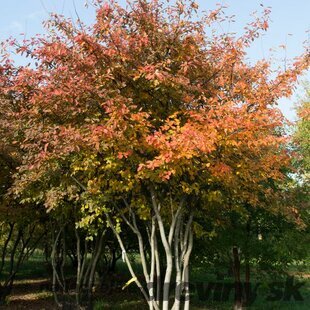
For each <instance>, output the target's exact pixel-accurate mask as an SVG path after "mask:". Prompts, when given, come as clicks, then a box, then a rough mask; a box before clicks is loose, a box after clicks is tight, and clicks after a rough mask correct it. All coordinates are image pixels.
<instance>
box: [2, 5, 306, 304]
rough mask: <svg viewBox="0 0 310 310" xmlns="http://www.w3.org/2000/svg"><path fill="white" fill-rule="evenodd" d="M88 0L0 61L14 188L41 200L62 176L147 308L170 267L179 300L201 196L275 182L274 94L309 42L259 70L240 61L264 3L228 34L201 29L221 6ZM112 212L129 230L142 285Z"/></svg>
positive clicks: (282, 153) (291, 79)
mask: <svg viewBox="0 0 310 310" xmlns="http://www.w3.org/2000/svg"><path fill="white" fill-rule="evenodd" d="M96 5H97V18H96V22H95V24H94V25H92V26H90V27H87V26H85V25H83V24H81V23H79V24H78V26H75V25H74V24H73V23H72V22H71V21H70V20H65V19H63V18H62V17H60V16H58V15H54V17H53V19H52V20H51V21H49V22H48V23H47V27H48V28H49V29H50V32H49V36H48V37H39V38H36V39H33V40H30V41H29V42H26V43H25V44H23V45H21V46H19V47H18V52H19V53H21V54H23V53H26V54H27V55H28V56H30V57H32V58H33V59H34V61H35V63H34V64H33V66H28V67H21V68H13V69H12V64H11V63H9V62H5V63H4V64H3V67H2V70H1V71H2V80H3V85H4V87H3V91H4V92H5V94H6V95H9V96H11V100H13V101H14V104H13V106H14V109H13V110H11V111H9V114H10V116H11V118H13V121H12V123H10V124H9V125H10V126H13V132H14V133H16V132H18V133H19V134H18V135H16V136H17V137H15V138H14V139H13V141H14V143H15V144H18V145H20V147H21V149H22V151H23V152H24V156H23V163H22V165H21V166H20V168H19V173H18V175H17V176H16V180H15V184H14V191H15V193H21V192H25V191H26V190H29V188H32V189H35V191H33V192H32V194H33V195H34V196H35V198H36V199H38V200H40V201H42V202H46V201H47V198H48V197H53V199H52V200H51V199H49V200H48V204H47V205H48V207H49V209H50V210H51V209H53V208H57V206H58V205H59V203H61V201H62V198H63V197H64V196H65V194H66V193H65V192H66V191H68V192H69V191H70V190H71V189H72V186H75V187H79V188H80V189H82V190H83V194H81V196H80V198H79V202H78V203H80V207H81V210H83V212H84V216H83V218H82V221H81V225H85V226H87V225H89V224H90V223H92V221H96V219H97V218H100V217H102V216H105V219H106V222H107V224H108V225H109V226H110V227H111V229H112V230H113V232H114V234H115V236H116V237H117V239H118V241H119V244H120V246H121V248H122V251H123V255H124V258H125V260H126V263H127V264H128V268H129V270H130V272H131V274H132V281H134V282H135V283H136V284H137V285H138V287H139V288H140V289H141V292H142V294H143V295H144V297H145V299H146V300H147V302H148V304H149V308H150V309H159V308H160V307H162V309H165V310H166V309H168V308H169V307H170V306H169V296H170V292H171V289H170V282H171V281H172V275H173V270H174V271H175V276H176V287H175V293H174V306H173V308H174V309H179V308H180V306H181V302H180V301H181V294H182V293H184V298H185V301H184V308H185V309H189V297H190V295H189V285H188V284H189V269H188V267H189V260H190V254H191V251H192V246H193V230H192V223H193V220H194V215H195V212H199V211H200V212H203V211H204V210H206V209H208V207H209V204H208V199H209V198H210V197H213V198H211V199H214V200H217V201H218V202H219V203H220V204H221V203H222V204H224V203H227V204H228V205H230V206H231V207H232V208H234V207H235V206H236V205H235V202H236V201H238V203H241V204H246V203H248V204H250V205H251V206H255V205H257V204H258V203H259V199H258V197H259V195H264V196H265V199H266V200H268V199H269V200H271V199H272V198H273V197H274V191H273V189H272V187H270V186H267V185H268V184H269V182H270V180H274V181H277V182H280V181H281V179H282V178H283V173H282V168H283V167H285V166H286V165H288V164H289V154H288V153H287V151H286V150H285V148H284V144H285V143H286V138H285V137H284V136H283V135H282V134H281V132H280V131H279V128H280V127H281V126H282V124H283V122H284V119H283V116H282V114H281V113H280V111H279V110H278V109H277V108H276V107H275V105H276V102H277V100H278V99H279V98H280V97H283V96H288V95H290V94H291V92H292V88H293V85H294V83H295V81H296V78H297V76H298V75H299V74H301V73H302V72H303V70H305V69H306V68H307V66H308V55H307V54H305V55H303V56H301V57H299V58H298V59H296V60H295V62H294V63H293V64H292V66H291V67H290V68H288V69H286V70H285V71H277V72H272V70H271V68H270V63H269V62H267V61H265V60H262V61H259V62H257V63H256V64H255V65H249V64H248V63H247V61H246V59H245V56H246V49H247V48H248V47H249V46H250V43H251V42H252V41H253V40H254V39H255V38H256V37H257V36H259V33H260V32H261V31H264V30H266V29H267V28H268V13H269V10H268V9H266V10H265V11H264V17H263V18H261V19H257V20H254V21H253V22H252V23H251V24H249V25H248V26H247V28H246V30H245V34H244V35H243V36H241V37H236V36H235V35H234V34H229V33H225V34H218V33H216V32H215V31H213V32H212V31H211V34H210V30H212V27H213V25H214V23H217V22H218V21H219V20H223V19H224V20H225V16H224V15H223V10H222V8H221V7H219V8H218V9H216V10H214V11H211V12H209V13H208V14H206V15H203V16H201V15H197V14H196V12H197V9H198V6H197V4H195V3H194V2H192V1H178V2H177V3H176V4H175V5H166V4H165V2H163V1H157V0H153V1H145V0H138V1H132V2H130V3H129V6H128V8H127V9H124V8H122V7H121V6H119V5H118V4H117V3H115V2H114V1H111V2H102V1H96ZM13 44H16V42H13ZM271 73H272V75H273V76H275V77H273V78H272V77H271ZM13 101H12V102H13ZM12 116H13V117H12ZM55 180H56V182H55ZM64 185H65V186H64ZM69 189H70V190H69ZM122 224H127V225H128V227H129V228H130V229H131V230H132V231H133V233H134V234H135V235H136V237H137V241H138V243H139V251H140V256H141V261H142V267H143V273H144V278H145V283H144V284H143V283H141V281H140V280H139V279H138V278H137V276H136V274H135V272H134V270H133V268H132V266H131V263H130V260H129V258H128V256H127V253H126V249H125V247H124V245H123V241H122V235H121V227H122ZM102 225H104V223H102ZM141 225H142V226H141ZM143 225H144V226H143ZM140 227H144V228H143V229H142V230H141V228H140ZM143 232H148V233H147V234H144V233H143ZM145 239H147V240H148V241H147V242H148V243H149V246H150V249H151V250H150V254H149V255H146V253H145V243H146V241H145ZM159 247H162V248H163V250H164V255H165V256H164V260H165V263H166V266H167V267H166V269H165V275H164V278H163V279H162V277H161V274H160V268H159V267H160V258H159V251H158V248H159ZM155 276H156V278H157V281H158V282H157V284H156V285H155V284H154V282H155Z"/></svg>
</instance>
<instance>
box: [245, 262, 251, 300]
mask: <svg viewBox="0 0 310 310" xmlns="http://www.w3.org/2000/svg"><path fill="white" fill-rule="evenodd" d="M244 291H245V302H244V303H245V305H248V304H249V303H250V293H251V283H250V262H249V260H248V258H246V261H245V283H244Z"/></svg>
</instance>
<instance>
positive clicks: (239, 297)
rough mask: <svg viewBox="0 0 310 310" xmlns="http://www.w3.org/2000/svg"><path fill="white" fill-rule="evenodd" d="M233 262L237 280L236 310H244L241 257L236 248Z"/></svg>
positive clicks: (234, 248)
mask: <svg viewBox="0 0 310 310" xmlns="http://www.w3.org/2000/svg"><path fill="white" fill-rule="evenodd" d="M232 252H233V261H234V278H235V304H234V310H240V309H242V283H241V279H240V257H239V251H238V248H237V247H236V246H234V247H233V250H232Z"/></svg>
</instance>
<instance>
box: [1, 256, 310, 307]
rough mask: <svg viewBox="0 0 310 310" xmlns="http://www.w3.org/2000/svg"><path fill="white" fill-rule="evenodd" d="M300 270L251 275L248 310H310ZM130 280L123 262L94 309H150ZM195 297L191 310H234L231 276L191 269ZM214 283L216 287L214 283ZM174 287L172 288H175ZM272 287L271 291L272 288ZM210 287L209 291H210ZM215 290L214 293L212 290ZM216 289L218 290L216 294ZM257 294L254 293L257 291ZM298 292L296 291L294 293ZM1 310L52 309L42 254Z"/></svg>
mask: <svg viewBox="0 0 310 310" xmlns="http://www.w3.org/2000/svg"><path fill="white" fill-rule="evenodd" d="M134 269H135V270H137V273H138V274H142V270H141V266H140V264H139V261H138V260H137V259H136V260H135V264H134ZM303 269H304V271H303V270H301V269H300V268H297V267H295V266H292V268H291V275H294V279H293V282H287V281H288V280H287V279H288V278H287V277H284V276H282V277H281V276H277V277H276V278H275V277H272V278H271V277H269V278H268V276H262V275H261V274H259V273H256V274H255V273H254V275H253V276H252V278H253V280H252V281H253V283H252V286H253V287H254V288H255V286H256V285H258V283H259V285H258V288H257V291H256V293H257V294H256V296H255V294H254V293H253V296H255V297H254V298H253V303H252V304H251V306H250V307H249V309H253V310H256V309H257V310H262V309H263V310H265V309H266V310H269V309H270V310H277V309H279V310H280V309H281V310H282V309H283V310H289V309H296V310H298V309H300V310H306V309H310V273H309V269H308V268H303ZM130 278H131V276H130V275H129V273H128V271H127V268H126V266H125V264H124V263H123V262H119V263H118V265H117V273H116V276H115V281H114V285H113V287H111V288H110V289H109V290H108V291H104V290H103V291H100V292H95V303H94V310H101V309H115V310H117V309H131V310H134V309H147V305H146V303H145V301H144V300H143V299H142V297H141V296H142V295H141V293H140V291H139V290H138V288H137V287H136V286H135V284H134V283H132V284H130V285H129V286H128V287H126V288H125V289H124V290H122V287H123V286H124V284H125V283H126V282H127V281H128V280H129V279H130ZM301 282H304V284H303V285H300V288H299V289H298V292H299V293H300V295H301V297H302V298H303V300H302V301H296V300H294V298H293V295H294V294H293V293H294V292H295V291H296V290H295V291H294V289H293V291H292V292H293V293H292V294H291V295H292V296H290V294H289V293H290V289H291V290H292V287H293V288H294V286H296V285H297V286H298V283H301ZM191 283H192V290H191V291H192V296H191V309H193V310H198V309H201V310H202V309H210V310H228V309H232V304H233V297H234V296H233V293H234V292H233V290H232V291H231V292H230V294H229V298H228V299H227V300H226V301H223V300H222V301H221V299H222V295H221V293H219V292H223V290H224V289H225V287H226V288H227V287H229V285H232V284H233V280H232V279H231V278H229V277H222V278H221V279H220V280H219V279H218V278H216V276H215V274H214V273H208V272H206V271H205V270H204V269H203V268H193V270H192V277H191ZM212 283H213V284H212ZM172 287H173V286H172ZM271 287H272V288H271ZM208 288H209V290H208ZM210 288H212V290H210ZM214 289H215V291H214ZM254 291H255V290H254ZM295 293H296V292H295ZM285 295H286V296H290V297H291V298H290V300H288V301H285V300H283V299H284V298H285V297H284V296H285ZM268 296H269V297H270V296H271V297H278V298H277V299H278V300H277V301H267V300H266V299H267V297H268ZM0 309H9V310H10V309H11V310H13V309H31V310H39V309H40V310H43V309H46V310H53V309H56V307H55V305H54V300H53V295H52V293H51V291H50V281H49V277H48V272H47V268H46V265H45V262H44V260H43V257H42V256H41V255H39V254H37V255H34V256H33V257H32V258H31V259H30V260H28V261H27V262H26V263H25V264H24V265H23V266H22V268H21V270H20V272H19V273H18V275H17V278H16V281H15V285H14V289H13V292H12V295H11V296H10V297H9V299H8V304H7V305H6V306H3V307H0Z"/></svg>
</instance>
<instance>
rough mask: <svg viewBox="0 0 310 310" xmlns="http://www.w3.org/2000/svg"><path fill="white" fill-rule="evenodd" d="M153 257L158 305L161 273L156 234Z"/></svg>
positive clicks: (157, 301)
mask: <svg viewBox="0 0 310 310" xmlns="http://www.w3.org/2000/svg"><path fill="white" fill-rule="evenodd" d="M154 256H155V266H156V303H157V305H159V301H160V296H161V294H160V292H161V290H160V289H161V273H160V260H159V252H158V244H157V237H156V234H155V236H154Z"/></svg>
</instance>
